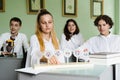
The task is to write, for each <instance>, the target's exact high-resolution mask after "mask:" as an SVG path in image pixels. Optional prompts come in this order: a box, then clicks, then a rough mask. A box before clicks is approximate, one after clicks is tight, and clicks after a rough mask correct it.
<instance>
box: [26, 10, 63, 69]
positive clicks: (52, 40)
mask: <svg viewBox="0 0 120 80" xmlns="http://www.w3.org/2000/svg"><path fill="white" fill-rule="evenodd" d="M55 50H59V43H58V39H57V37H56V35H55V32H54V22H53V16H52V14H51V13H50V12H48V11H47V10H46V9H41V10H40V12H39V13H38V15H37V24H36V32H35V35H33V36H31V39H30V51H29V52H30V53H29V54H30V55H29V56H30V57H31V61H30V66H32V65H34V64H41V63H48V59H47V58H46V57H45V55H44V52H45V51H52V53H53V54H54V51H55ZM41 55H42V58H41V57H40V56H41ZM28 63H29V61H28V62H27V64H28ZM60 63H64V56H60V57H56V56H54V55H53V56H52V57H51V58H50V59H49V64H60ZM28 66H29V64H28V65H26V67H28Z"/></svg>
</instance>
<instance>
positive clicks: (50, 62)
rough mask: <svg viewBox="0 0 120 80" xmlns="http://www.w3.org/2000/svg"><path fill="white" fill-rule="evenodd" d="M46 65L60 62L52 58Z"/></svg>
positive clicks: (54, 57)
mask: <svg viewBox="0 0 120 80" xmlns="http://www.w3.org/2000/svg"><path fill="white" fill-rule="evenodd" d="M48 64H60V62H59V61H58V59H57V58H56V56H54V55H53V56H52V57H51V58H50V59H49V61H48Z"/></svg>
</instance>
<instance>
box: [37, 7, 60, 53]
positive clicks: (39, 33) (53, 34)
mask: <svg viewBox="0 0 120 80" xmlns="http://www.w3.org/2000/svg"><path fill="white" fill-rule="evenodd" d="M46 14H49V15H51V13H50V12H48V11H47V10H46V9H42V10H40V12H39V13H38V16H37V23H36V32H35V34H36V36H37V38H38V41H39V45H40V50H41V52H44V51H45V45H44V41H43V37H42V30H41V29H40V27H41V26H40V24H39V20H40V18H41V16H43V15H46ZM51 16H52V15H51ZM52 17H53V16H52ZM51 38H52V44H53V46H54V48H55V50H57V49H59V43H58V41H57V37H56V34H55V31H54V29H53V30H52V31H51Z"/></svg>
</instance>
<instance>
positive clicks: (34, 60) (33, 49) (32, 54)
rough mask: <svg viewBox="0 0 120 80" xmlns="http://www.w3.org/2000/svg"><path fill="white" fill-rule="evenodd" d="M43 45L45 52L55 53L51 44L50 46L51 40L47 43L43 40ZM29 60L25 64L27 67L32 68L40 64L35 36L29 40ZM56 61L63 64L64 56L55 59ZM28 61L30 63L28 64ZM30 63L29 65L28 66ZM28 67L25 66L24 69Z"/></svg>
mask: <svg viewBox="0 0 120 80" xmlns="http://www.w3.org/2000/svg"><path fill="white" fill-rule="evenodd" d="M44 44H45V50H50V51H53V52H54V51H55V49H54V47H53V44H52V40H51V39H50V40H49V41H47V40H44ZM29 50H30V51H29V54H28V56H29V60H27V63H26V64H28V65H29V66H32V65H34V64H40V54H41V51H40V45H39V42H38V38H37V36H36V35H33V36H31V39H30V49H29ZM57 59H58V60H59V61H60V62H61V63H64V62H65V60H64V56H60V57H57ZM29 61H30V62H29ZM29 63H30V64H29ZM28 65H26V67H28Z"/></svg>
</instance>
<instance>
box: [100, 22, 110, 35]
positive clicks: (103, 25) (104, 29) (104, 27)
mask: <svg viewBox="0 0 120 80" xmlns="http://www.w3.org/2000/svg"><path fill="white" fill-rule="evenodd" d="M109 29H110V25H109V24H106V22H105V21H104V20H100V21H99V22H98V30H99V32H100V34H101V35H104V36H107V35H108V34H109Z"/></svg>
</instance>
